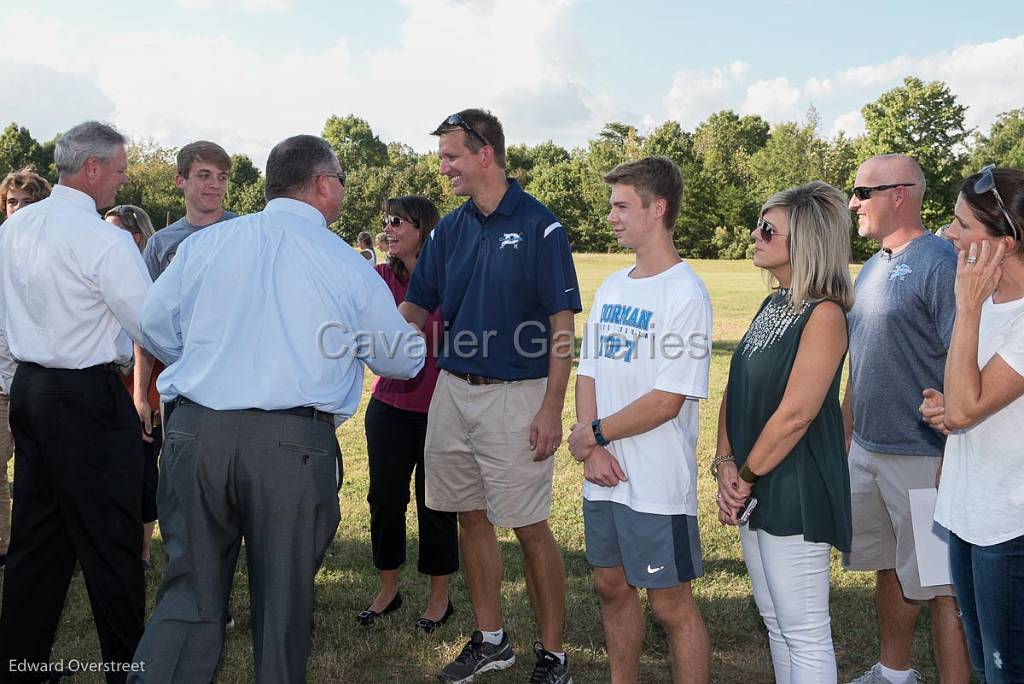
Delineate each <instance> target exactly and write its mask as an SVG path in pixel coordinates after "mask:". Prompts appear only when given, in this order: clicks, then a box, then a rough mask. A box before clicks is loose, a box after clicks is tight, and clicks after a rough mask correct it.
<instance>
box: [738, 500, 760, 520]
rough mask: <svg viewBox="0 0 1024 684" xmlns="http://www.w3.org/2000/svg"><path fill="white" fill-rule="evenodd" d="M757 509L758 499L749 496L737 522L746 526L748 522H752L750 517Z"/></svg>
mask: <svg viewBox="0 0 1024 684" xmlns="http://www.w3.org/2000/svg"><path fill="white" fill-rule="evenodd" d="M756 507H757V499H756V498H754V497H752V496H748V497H747V500H746V501H744V502H743V508H741V509H740V514H739V515H738V516H736V520H737V522H738V523H739V524H740V525H746V524H747V521H748V520H750V515H751V514H752V513H753V512H754V509H755V508H756Z"/></svg>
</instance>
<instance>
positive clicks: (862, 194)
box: [853, 183, 917, 202]
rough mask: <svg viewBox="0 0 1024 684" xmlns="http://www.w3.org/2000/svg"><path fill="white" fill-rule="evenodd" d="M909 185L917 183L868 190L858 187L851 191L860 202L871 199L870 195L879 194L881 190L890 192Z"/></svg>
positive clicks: (876, 186) (890, 184)
mask: <svg viewBox="0 0 1024 684" xmlns="http://www.w3.org/2000/svg"><path fill="white" fill-rule="evenodd" d="M911 185H917V183H889V184H888V185H875V186H872V187H870V188H867V187H864V186H863V185H858V186H857V187H855V188H854V189H853V194H854V195H856V197H857V199H859V200H861V201H862V202H863V201H864V200H866V199H870V198H871V193H873V192H879V191H881V190H892V189H893V188H906V187H910V186H911Z"/></svg>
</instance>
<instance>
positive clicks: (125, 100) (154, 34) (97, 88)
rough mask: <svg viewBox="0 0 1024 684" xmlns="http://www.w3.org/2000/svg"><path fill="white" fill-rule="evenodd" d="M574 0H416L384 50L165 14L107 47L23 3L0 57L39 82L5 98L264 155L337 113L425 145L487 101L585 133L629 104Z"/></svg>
mask: <svg viewBox="0 0 1024 684" xmlns="http://www.w3.org/2000/svg"><path fill="white" fill-rule="evenodd" d="M186 1H188V2H196V1H198V0H186ZM239 1H241V0H239ZM574 2H575V0H470V1H467V0H415V1H414V0H405V1H404V5H405V6H406V8H407V9H408V14H407V16H406V17H405V20H404V21H403V23H402V24H401V26H399V27H396V31H395V34H394V40H393V41H391V42H389V43H388V44H387V45H382V46H381V47H380V48H379V49H378V50H376V51H374V52H371V53H368V54H366V53H363V54H353V52H352V50H351V48H350V46H349V44H348V42H347V41H346V40H345V39H344V38H343V37H340V38H338V39H337V40H336V42H334V44H332V45H329V46H327V47H316V48H309V49H304V48H303V47H301V46H300V47H297V48H296V50H295V51H294V52H292V54H290V55H289V56H287V57H286V58H284V59H281V58H279V57H276V56H272V55H267V54H264V53H261V52H260V51H259V48H258V46H257V47H256V48H253V49H248V48H247V47H245V46H244V44H243V43H241V42H240V41H238V40H236V39H235V38H234V37H233V36H231V34H224V35H223V36H219V37H218V36H198V35H191V36H190V35H181V34H178V33H171V32H170V31H167V32H164V31H161V30H160V29H159V28H157V29H154V30H150V31H131V30H129V31H128V32H127V33H125V32H122V33H120V34H119V40H118V49H117V50H116V51H115V50H96V49H95V47H96V44H95V40H94V37H93V36H91V35H89V34H87V33H85V32H82V31H79V30H76V27H74V26H73V25H70V24H67V23H62V22H60V21H59V20H54V19H50V18H46V19H45V20H44V19H41V18H39V17H38V16H36V15H34V14H30V13H27V12H21V13H18V14H15V15H8V16H7V17H5V18H2V19H0V59H2V60H3V61H4V62H5V63H9V62H12V61H17V60H19V59H24V56H25V55H40V58H39V62H38V63H37V64H36V65H31V64H28V65H24V66H23V67H22V68H25V69H34V70H35V71H34V72H33V76H34V78H33V80H32V81H31V82H32V84H33V85H32V88H31V89H26V91H25V95H24V96H22V97H21V98H20V102H19V103H18V108H17V109H15V110H14V111H13V112H12V107H11V106H10V104H9V103H5V105H4V111H5V114H7V113H8V112H11V113H17V114H18V117H17V121H18V123H19V124H21V125H25V126H29V128H30V129H31V130H32V133H33V135H34V136H36V137H37V138H46V137H49V136H52V135H53V134H54V133H56V132H59V131H61V130H66V129H67V128H68V127H70V126H72V125H74V124H75V123H78V122H79V121H81V120H83V119H85V118H87V117H93V116H95V117H98V118H101V119H106V120H111V121H112V122H113V123H114V124H115V125H117V126H118V127H119V128H120V129H121V130H122V131H124V132H125V133H127V134H128V135H131V136H134V137H138V138H153V139H154V140H156V141H157V142H158V143H160V144H164V145H168V146H179V145H182V144H184V143H186V142H188V141H190V140H195V139H197V138H200V137H203V138H209V139H212V140H216V141H218V142H220V143H221V144H223V145H224V147H225V148H227V149H228V151H229V152H231V153H235V152H242V153H245V154H249V155H250V156H251V157H253V159H254V160H255V161H257V163H259V164H260V165H262V163H263V161H264V160H265V159H266V155H267V154H268V153H269V150H270V147H271V146H272V145H273V144H274V143H276V142H278V141H279V140H281V139H283V138H284V137H286V136H288V135H293V134H295V133H300V132H309V133H319V132H320V130H321V129H322V127H323V123H324V121H325V120H326V119H327V117H328V116H330V115H331V114H339V115H344V114H348V113H354V114H356V115H357V116H360V117H363V118H365V119H366V120H367V121H369V123H370V125H371V126H372V127H373V128H374V131H375V132H377V133H378V134H379V135H381V137H382V138H383V139H385V140H400V141H402V142H405V143H408V144H411V145H413V146H414V147H416V148H417V149H421V150H422V149H432V148H433V147H434V145H435V144H436V143H435V142H434V140H433V139H432V138H431V137H430V136H429V135H428V132H429V131H430V130H432V129H433V128H434V127H435V125H436V124H437V122H438V121H440V120H441V119H442V118H443V117H444V116H446V115H447V114H450V113H451V112H452V111H455V110H458V109H463V108H466V107H473V106H483V107H487V108H489V109H493V110H494V111H495V113H496V114H498V115H499V116H500V117H501V118H502V122H503V123H504V125H505V129H506V131H507V136H508V139H509V140H510V141H526V142H530V143H538V142H542V141H544V140H547V139H555V140H557V141H559V142H560V143H561V144H569V145H572V144H579V143H583V142H585V141H586V140H587V139H588V138H589V137H590V136H592V135H593V133H594V131H596V130H600V128H601V126H602V125H603V124H604V123H605V121H612V120H616V119H619V118H624V117H621V116H619V115H621V114H622V109H621V107H620V106H618V105H617V104H616V103H615V102H614V101H613V100H612V99H611V98H610V97H608V96H607V95H604V94H601V93H593V92H591V91H590V90H589V89H588V88H587V87H586V85H585V82H584V80H583V79H582V78H581V77H580V76H579V73H580V65H579V63H578V60H579V56H578V55H579V53H580V52H582V51H581V50H579V48H578V46H577V45H576V43H575V38H574V35H573V30H572V27H573V22H572V20H571V19H572V17H571V13H572V9H573V6H574ZM289 3H290V0H244V2H243V4H245V5H247V6H250V7H253V6H258V5H261V6H270V5H275V4H279V5H282V6H284V5H286V4H289ZM508 35H514V36H517V37H518V38H517V43H516V46H515V50H514V51H513V52H511V53H510V52H509V50H507V49H505V48H504V47H503V46H504V45H506V44H507V36H508ZM451 36H457V37H458V40H450V39H448V38H446V37H451ZM44 37H45V38H44ZM441 46H443V49H439V48H440V47H441ZM40 64H45V65H46V67H42V66H40ZM68 84H74V88H69V87H68ZM61 89H64V90H65V92H68V93H75V97H74V99H73V100H71V101H72V102H74V106H67V104H68V101H69V100H68V99H67V98H65V99H64V100H63V101H62V102H60V105H61V106H51V104H50V102H51V100H52V98H53V96H51V95H47V94H48V93H49V94H52V93H59V92H61ZM47 97H50V98H51V100H47V99H46V98H47ZM54 104H56V103H54ZM44 108H45V113H43V110H44ZM7 115H9V114H7Z"/></svg>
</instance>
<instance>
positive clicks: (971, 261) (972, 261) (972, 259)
mask: <svg viewBox="0 0 1024 684" xmlns="http://www.w3.org/2000/svg"><path fill="white" fill-rule="evenodd" d="M967 263H969V264H976V263H978V257H976V256H969V257H967Z"/></svg>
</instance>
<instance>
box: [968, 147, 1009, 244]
mask: <svg viewBox="0 0 1024 684" xmlns="http://www.w3.org/2000/svg"><path fill="white" fill-rule="evenodd" d="M995 168H996V165H995V164H989V165H988V166H986V167H985V168H983V169H982V170H981V171H979V173H980V174H981V178H979V179H978V180H977V181H975V183H974V192H975V193H977V194H979V195H984V194H985V193H986V192H991V193H992V194H993V195H995V196H996V204H998V205H999V211H1001V212H1003V216H1004V217H1005V218H1006V222H1007V223H1009V224H1010V230H1012V231H1013V239H1014V240H1020V232H1019V231H1018V230H1017V224H1016V223H1014V222H1013V219H1011V218H1010V212H1008V211H1006V205H1005V204H1003V198H1002V196H1001V195H1000V194H999V190H998V189H997V188H996V177H995V175H994V174H993V173H992V172H993V171H994V170H995Z"/></svg>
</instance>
